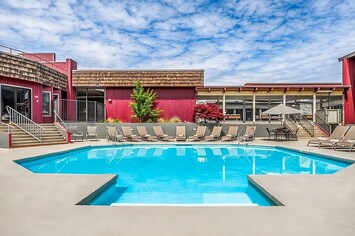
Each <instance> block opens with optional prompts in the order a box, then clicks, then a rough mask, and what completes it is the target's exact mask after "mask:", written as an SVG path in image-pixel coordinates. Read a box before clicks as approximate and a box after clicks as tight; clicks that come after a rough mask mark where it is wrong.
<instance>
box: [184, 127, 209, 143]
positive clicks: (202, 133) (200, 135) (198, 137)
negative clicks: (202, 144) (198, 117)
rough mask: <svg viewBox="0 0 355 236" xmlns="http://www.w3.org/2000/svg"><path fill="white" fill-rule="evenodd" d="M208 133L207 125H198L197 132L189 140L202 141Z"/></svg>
mask: <svg viewBox="0 0 355 236" xmlns="http://www.w3.org/2000/svg"><path fill="white" fill-rule="evenodd" d="M205 134H206V126H197V130H196V134H194V135H192V136H190V137H189V138H188V140H189V141H200V140H203V138H204V137H205Z"/></svg>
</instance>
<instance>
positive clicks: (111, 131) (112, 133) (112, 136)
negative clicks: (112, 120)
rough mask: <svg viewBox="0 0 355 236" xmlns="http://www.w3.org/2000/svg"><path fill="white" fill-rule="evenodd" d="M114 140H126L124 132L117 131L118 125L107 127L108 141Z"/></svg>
mask: <svg viewBox="0 0 355 236" xmlns="http://www.w3.org/2000/svg"><path fill="white" fill-rule="evenodd" d="M110 140H111V141H114V142H118V141H124V137H123V135H122V134H119V133H118V132H117V128H116V127H110V126H108V127H107V141H108V142H110Z"/></svg>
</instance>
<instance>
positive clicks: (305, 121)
mask: <svg viewBox="0 0 355 236" xmlns="http://www.w3.org/2000/svg"><path fill="white" fill-rule="evenodd" d="M299 122H300V124H301V125H302V126H303V128H304V129H305V130H306V131H307V132H308V133H309V134H310V135H311V136H312V137H313V136H314V126H313V124H312V123H311V122H310V121H309V120H308V119H307V118H306V117H305V116H304V115H302V114H299Z"/></svg>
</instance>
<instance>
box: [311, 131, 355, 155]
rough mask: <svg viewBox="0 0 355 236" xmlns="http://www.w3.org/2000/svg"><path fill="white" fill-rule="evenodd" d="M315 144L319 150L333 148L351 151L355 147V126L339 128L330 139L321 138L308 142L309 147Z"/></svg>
mask: <svg viewBox="0 0 355 236" xmlns="http://www.w3.org/2000/svg"><path fill="white" fill-rule="evenodd" d="M311 144H315V145H317V146H318V147H319V148H321V147H331V148H332V149H333V150H336V149H349V152H351V151H352V149H353V148H354V147H355V126H337V127H336V128H335V129H334V131H333V133H332V134H331V135H330V136H329V137H320V138H317V139H311V140H309V141H308V144H307V146H309V145H311Z"/></svg>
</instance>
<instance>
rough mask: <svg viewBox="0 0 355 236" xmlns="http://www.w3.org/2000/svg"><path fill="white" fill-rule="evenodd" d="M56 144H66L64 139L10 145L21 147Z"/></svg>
mask: <svg viewBox="0 0 355 236" xmlns="http://www.w3.org/2000/svg"><path fill="white" fill-rule="evenodd" d="M58 144H67V142H66V141H60V142H59V141H58V142H45V143H27V144H13V145H12V147H14V148H21V147H33V146H46V145H58Z"/></svg>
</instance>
